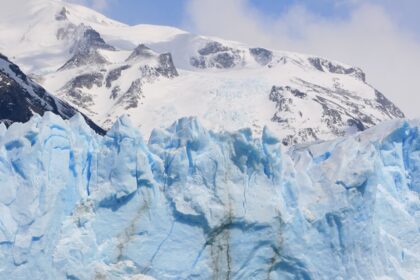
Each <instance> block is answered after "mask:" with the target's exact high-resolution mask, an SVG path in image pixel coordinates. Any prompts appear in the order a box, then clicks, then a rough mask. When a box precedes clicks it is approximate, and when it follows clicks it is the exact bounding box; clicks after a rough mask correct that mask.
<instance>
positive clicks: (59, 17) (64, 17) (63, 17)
mask: <svg viewBox="0 0 420 280" xmlns="http://www.w3.org/2000/svg"><path fill="white" fill-rule="evenodd" d="M67 13H68V11H67V9H66V8H65V7H63V8H62V9H61V11H60V12H58V13H57V14H56V15H55V20H57V21H64V20H67Z"/></svg>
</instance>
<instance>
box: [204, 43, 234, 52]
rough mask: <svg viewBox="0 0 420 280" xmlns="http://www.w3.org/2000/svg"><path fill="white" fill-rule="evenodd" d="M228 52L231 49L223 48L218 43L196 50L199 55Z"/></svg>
mask: <svg viewBox="0 0 420 280" xmlns="http://www.w3.org/2000/svg"><path fill="white" fill-rule="evenodd" d="M229 50H231V49H230V48H228V47H225V46H223V45H222V44H220V43H219V42H210V43H208V44H207V45H206V46H205V47H204V48H202V49H200V50H198V53H199V54H200V55H209V54H215V53H220V52H226V51H229Z"/></svg>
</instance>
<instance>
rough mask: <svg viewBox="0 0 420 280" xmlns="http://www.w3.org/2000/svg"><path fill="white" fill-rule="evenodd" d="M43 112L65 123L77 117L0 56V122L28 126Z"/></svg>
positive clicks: (100, 131)
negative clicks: (27, 124)
mask: <svg viewBox="0 0 420 280" xmlns="http://www.w3.org/2000/svg"><path fill="white" fill-rule="evenodd" d="M46 111H49V112H53V113H55V114H57V115H59V116H61V117H62V118H64V119H69V118H71V117H72V116H74V115H75V114H76V113H78V111H77V110H76V109H75V108H74V107H72V106H70V105H69V104H67V103H66V102H63V101H61V100H59V99H58V98H56V97H54V96H52V95H50V94H49V93H48V92H46V91H45V89H43V88H42V87H41V86H39V85H38V84H37V83H35V82H34V81H32V80H31V79H30V78H29V77H28V76H26V75H25V74H24V73H23V72H22V71H21V70H20V68H19V67H18V66H17V65H16V64H14V63H12V62H11V61H10V60H9V59H8V58H7V57H5V56H3V55H2V54H1V53H0V122H1V123H4V124H6V125H7V126H8V125H10V124H12V123H13V122H27V121H28V120H29V119H30V118H31V117H32V116H33V115H34V114H40V115H42V114H44V113H45V112H46ZM85 119H86V121H87V123H88V124H89V126H90V127H92V128H93V129H94V130H95V131H96V132H97V133H99V134H104V133H105V131H104V130H103V129H101V128H100V127H99V126H97V125H96V124H95V123H94V122H92V121H91V120H90V119H89V118H87V117H86V116H85Z"/></svg>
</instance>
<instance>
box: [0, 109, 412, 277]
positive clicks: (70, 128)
mask: <svg viewBox="0 0 420 280" xmlns="http://www.w3.org/2000/svg"><path fill="white" fill-rule="evenodd" d="M419 178H420V137H419V134H418V123H416V122H407V121H393V122H390V123H386V124H383V125H380V126H378V127H376V128H373V129H370V130H367V131H366V132H363V133H359V134H356V135H353V136H349V137H346V138H339V139H337V140H335V141H330V142H320V143H314V144H308V145H300V146H295V147H293V148H291V149H289V150H285V149H284V148H282V146H281V144H280V142H279V140H277V139H276V138H275V137H274V136H272V134H271V133H270V132H269V131H268V130H267V129H265V130H264V133H263V135H262V137H261V139H254V138H253V137H252V135H251V131H250V130H247V129H244V130H240V131H237V132H234V133H227V132H226V133H214V132H211V131H208V130H206V129H205V128H203V127H202V126H201V125H200V124H199V122H198V121H197V119H195V118H183V119H180V120H179V121H177V122H176V123H174V124H173V125H172V126H171V127H170V128H169V129H167V130H154V131H153V133H152V135H151V136H150V139H149V142H148V143H145V142H144V140H143V138H142V136H141V135H140V132H139V131H138V130H137V129H135V128H133V127H132V126H131V124H130V123H129V120H128V119H127V118H124V117H123V118H120V119H119V120H118V121H117V122H116V123H115V124H114V126H113V127H112V129H111V130H110V131H109V132H108V133H107V135H105V136H98V135H97V134H95V133H94V132H93V131H92V130H91V129H90V128H89V127H88V126H87V125H86V124H85V122H84V120H83V118H82V117H81V116H80V115H77V116H75V117H73V118H72V119H71V120H69V121H63V120H62V119H60V118H59V117H57V116H55V115H53V114H50V113H46V114H45V115H44V117H39V116H35V117H33V118H32V119H31V120H30V121H29V122H28V123H25V124H13V125H12V126H11V127H10V128H9V129H6V128H5V127H4V126H3V127H1V128H0V188H1V196H0V279H71V280H76V279H80V280H82V279H151V278H155V279H416V276H418V275H420V253H419V252H420V234H419V230H420V201H419V192H420V179H419Z"/></svg>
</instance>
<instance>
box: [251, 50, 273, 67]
mask: <svg viewBox="0 0 420 280" xmlns="http://www.w3.org/2000/svg"><path fill="white" fill-rule="evenodd" d="M249 52H250V53H251V55H252V56H253V57H254V59H255V61H256V62H258V63H259V64H260V65H262V66H266V65H267V64H269V63H270V62H271V61H272V60H273V52H271V51H269V50H267V49H263V48H251V49H249Z"/></svg>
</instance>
